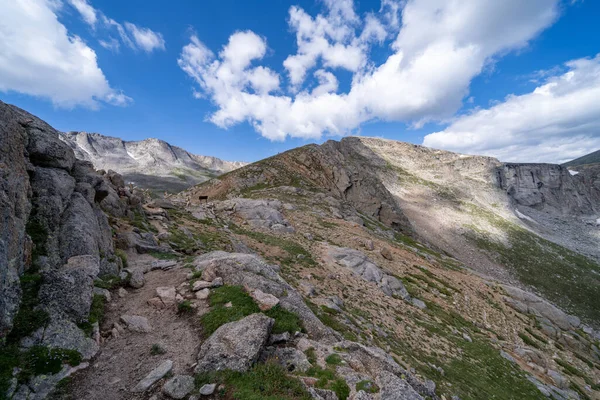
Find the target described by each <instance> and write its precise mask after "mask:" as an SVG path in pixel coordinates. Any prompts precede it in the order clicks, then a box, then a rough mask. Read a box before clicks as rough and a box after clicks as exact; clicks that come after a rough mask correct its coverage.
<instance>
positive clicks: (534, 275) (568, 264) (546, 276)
mask: <svg viewBox="0 0 600 400" xmlns="http://www.w3.org/2000/svg"><path fill="white" fill-rule="evenodd" d="M465 207H467V209H468V210H469V211H470V213H471V214H472V215H473V216H474V217H476V218H480V219H482V220H484V221H487V223H489V224H491V225H492V226H494V227H496V228H498V229H500V230H501V231H502V232H505V234H506V239H507V240H506V242H503V241H496V240H492V239H491V238H490V237H489V235H488V234H486V233H485V232H483V231H482V230H481V229H479V228H478V227H477V226H475V225H471V226H469V227H470V228H471V229H472V231H473V233H472V234H471V235H469V236H468V238H469V239H471V240H472V241H473V242H474V243H475V244H476V245H477V246H478V247H479V248H480V249H482V250H484V251H486V252H487V253H488V255H489V256H490V257H491V258H493V259H495V260H496V261H498V262H499V263H500V264H502V265H504V266H506V267H507V268H509V270H510V271H511V272H512V273H514V274H515V276H516V277H517V278H518V279H519V280H520V281H521V282H522V283H524V284H525V285H530V286H532V287H534V288H536V289H537V290H539V291H540V292H541V293H542V295H544V297H546V298H547V299H549V300H550V301H552V302H554V303H556V304H557V305H559V306H561V307H563V308H564V309H566V310H567V311H568V312H570V313H573V314H575V315H578V316H580V317H581V318H583V319H586V320H589V321H593V322H596V323H598V322H599V321H600V307H598V301H597V299H599V298H600V265H598V264H596V263H595V262H593V261H592V260H590V259H588V258H586V257H584V256H582V255H580V254H577V253H575V252H573V251H571V250H568V249H566V248H564V247H562V246H559V245H557V244H555V243H552V242H550V241H548V240H546V239H543V238H541V237H539V236H537V235H535V234H533V233H531V232H529V231H527V230H526V229H524V228H521V227H520V226H518V225H516V224H514V223H512V222H510V221H507V220H505V219H503V218H501V217H499V216H497V215H496V214H494V213H492V212H490V211H487V210H484V209H482V208H479V207H476V206H473V205H467V206H465Z"/></svg>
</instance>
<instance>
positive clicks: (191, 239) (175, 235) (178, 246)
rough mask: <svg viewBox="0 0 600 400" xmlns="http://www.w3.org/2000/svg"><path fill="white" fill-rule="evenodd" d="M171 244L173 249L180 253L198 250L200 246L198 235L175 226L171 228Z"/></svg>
mask: <svg viewBox="0 0 600 400" xmlns="http://www.w3.org/2000/svg"><path fill="white" fill-rule="evenodd" d="M168 241H169V244H170V245H171V247H172V248H173V250H175V251H177V252H180V253H188V254H189V253H190V252H195V251H197V250H198V249H199V248H200V246H199V244H198V241H197V240H196V235H193V234H191V233H186V232H184V231H182V230H181V229H179V228H177V227H175V226H173V227H171V228H170V229H169V238H168Z"/></svg>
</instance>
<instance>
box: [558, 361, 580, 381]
mask: <svg viewBox="0 0 600 400" xmlns="http://www.w3.org/2000/svg"><path fill="white" fill-rule="evenodd" d="M554 361H556V363H557V364H558V365H560V366H561V367H562V368H563V371H565V373H566V374H568V375H572V376H578V377H580V378H583V377H584V376H585V374H584V373H583V372H581V371H580V370H579V369H577V368H576V367H574V366H573V365H571V364H569V363H568V362H566V361H564V360H561V359H560V358H557V359H555V360H554Z"/></svg>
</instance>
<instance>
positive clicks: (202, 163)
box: [59, 132, 245, 191]
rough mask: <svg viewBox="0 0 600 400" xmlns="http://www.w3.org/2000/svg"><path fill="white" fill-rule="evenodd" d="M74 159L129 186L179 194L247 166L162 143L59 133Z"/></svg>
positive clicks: (88, 134)
mask: <svg viewBox="0 0 600 400" xmlns="http://www.w3.org/2000/svg"><path fill="white" fill-rule="evenodd" d="M59 137H60V139H61V140H62V141H64V142H65V143H66V144H68V145H69V147H70V148H71V149H73V151H74V153H75V156H76V157H77V158H79V159H81V160H86V161H90V162H91V163H92V164H93V165H94V167H95V168H96V169H102V170H109V169H111V170H115V171H118V172H119V173H120V174H121V175H122V176H123V177H124V178H125V180H126V181H127V182H134V183H135V184H136V185H137V186H140V187H145V188H150V189H153V190H158V191H165V190H168V191H180V190H184V189H186V188H188V187H190V186H192V185H195V184H197V183H200V182H204V181H206V180H208V179H210V178H212V177H214V176H217V175H220V174H223V173H225V172H229V171H232V170H234V169H236V168H240V167H242V166H244V165H245V163H242V162H233V161H223V160H221V159H218V158H216V157H210V156H200V155H196V154H191V153H189V152H187V151H185V150H184V149H182V148H180V147H177V146H172V145H170V144H169V143H167V142H164V141H162V140H159V139H145V140H141V141H124V140H121V139H119V138H115V137H110V136H104V135H100V134H98V133H87V132H65V133H60V136H59Z"/></svg>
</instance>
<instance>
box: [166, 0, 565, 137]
mask: <svg viewBox="0 0 600 400" xmlns="http://www.w3.org/2000/svg"><path fill="white" fill-rule="evenodd" d="M323 3H324V6H325V7H324V11H323V13H320V14H318V15H316V16H314V17H313V16H311V15H309V14H308V13H307V12H306V11H305V10H303V9H302V8H300V7H297V6H292V7H291V8H290V10H289V20H288V22H289V26H290V29H291V30H292V31H293V32H294V33H295V35H296V44H297V51H296V52H295V53H294V54H290V55H288V56H287V58H286V59H285V61H284V62H283V66H282V68H281V70H279V71H278V70H273V69H270V68H266V67H261V66H260V65H258V64H260V63H261V61H262V60H263V58H264V57H265V55H266V54H267V53H266V49H267V46H268V45H267V40H266V38H263V37H261V36H259V35H256V34H254V33H253V32H236V33H234V34H233V35H232V36H231V38H230V40H229V43H228V44H227V45H225V46H224V47H223V49H222V50H221V52H220V53H218V55H215V54H214V53H213V52H212V51H211V50H209V49H208V48H207V47H206V46H205V45H204V44H203V43H202V41H201V40H200V38H198V37H196V36H193V37H192V38H191V41H190V43H189V44H188V45H186V46H185V47H184V48H183V50H182V53H181V56H180V58H179V60H178V63H179V66H180V67H181V68H182V69H183V70H184V71H185V72H186V73H187V74H188V75H189V76H190V77H192V78H193V79H194V80H195V81H196V83H197V85H198V87H199V89H194V91H195V95H196V96H197V97H205V98H208V99H209V100H210V101H211V102H212V103H213V104H214V105H215V107H216V111H215V112H214V113H213V114H211V115H210V116H209V120H210V121H212V122H213V123H215V124H216V125H218V126H220V127H224V128H227V127H229V126H232V125H235V124H238V123H243V122H249V123H250V124H252V126H253V127H254V128H255V129H256V130H257V131H258V132H259V133H260V134H261V135H263V136H265V137H267V138H269V139H272V140H284V139H285V138H286V137H288V136H292V137H300V138H319V137H321V136H322V135H323V134H346V133H351V132H352V131H354V130H356V129H357V128H358V127H359V126H360V124H362V123H364V122H366V121H370V120H386V121H402V122H406V123H409V124H412V125H414V126H419V125H420V124H422V123H424V122H427V121H440V120H445V119H447V118H450V117H452V115H454V113H456V111H457V110H458V109H460V107H461V106H462V102H463V99H464V98H465V96H467V95H468V92H469V85H470V82H471V80H472V79H473V78H474V77H475V76H477V75H479V74H480V73H481V72H482V71H483V70H484V68H486V67H487V66H488V65H490V64H491V63H493V62H494V60H495V59H496V58H497V57H500V56H502V55H504V54H506V53H507V52H510V51H513V50H515V49H520V48H523V47H524V46H527V45H528V43H529V41H530V40H531V39H533V38H535V37H536V36H537V35H538V34H539V33H540V32H541V31H542V30H543V29H545V28H547V27H548V26H550V25H551V24H552V23H553V22H554V21H555V19H556V18H557V16H558V3H559V0H529V1H527V2H523V1H521V0H503V1H496V0H407V1H406V0H403V1H401V0H397V1H394V0H384V1H382V4H381V8H380V10H379V11H378V12H376V13H369V14H366V15H364V16H359V15H358V14H357V13H356V11H355V8H354V3H353V2H352V0H343V1H334V0H326V1H324V2H323ZM398 13H400V15H398ZM238 41H240V43H241V41H244V42H243V43H244V46H243V48H238V47H237V45H236V44H237V43H238ZM381 43H384V44H385V43H387V44H388V45H389V46H388V51H389V56H388V57H387V59H386V60H385V61H383V62H382V63H380V64H378V65H377V64H375V63H374V62H373V61H372V60H371V57H370V55H371V52H372V50H373V49H372V48H373V46H376V45H379V44H381ZM257 68H266V71H262V72H259V70H258V69H257ZM340 70H346V71H349V72H351V73H352V80H351V85H350V88H349V89H348V90H347V91H346V92H345V93H340V92H339V91H338V86H339V85H338V78H337V76H336V75H335V74H336V73H337V72H338V71H340ZM265 72H267V74H265ZM258 74H262V75H264V76H267V75H268V76H269V77H270V79H268V82H269V84H268V85H266V86H265V85H263V86H261V87H260V90H257V87H256V85H255V84H253V83H252V79H251V77H252V76H255V75H258ZM311 77H312V78H314V79H309V78H311ZM263 81H264V79H263Z"/></svg>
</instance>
